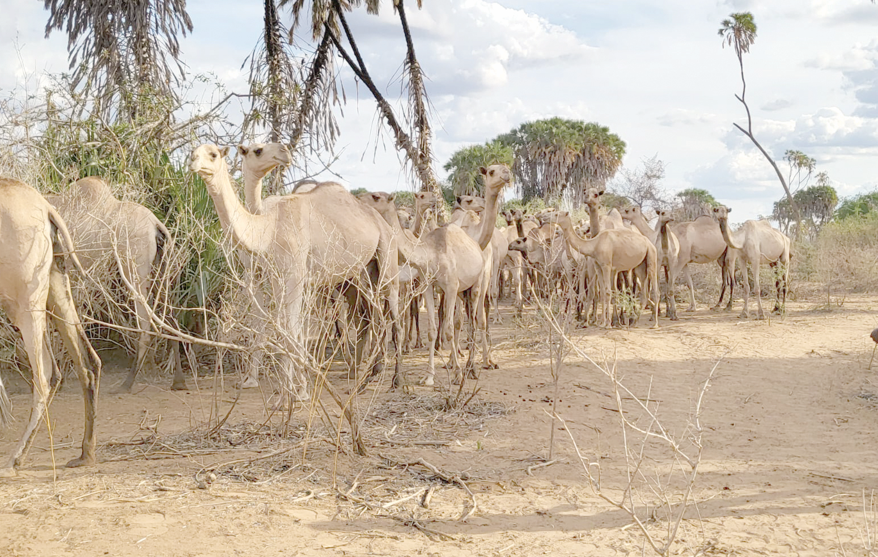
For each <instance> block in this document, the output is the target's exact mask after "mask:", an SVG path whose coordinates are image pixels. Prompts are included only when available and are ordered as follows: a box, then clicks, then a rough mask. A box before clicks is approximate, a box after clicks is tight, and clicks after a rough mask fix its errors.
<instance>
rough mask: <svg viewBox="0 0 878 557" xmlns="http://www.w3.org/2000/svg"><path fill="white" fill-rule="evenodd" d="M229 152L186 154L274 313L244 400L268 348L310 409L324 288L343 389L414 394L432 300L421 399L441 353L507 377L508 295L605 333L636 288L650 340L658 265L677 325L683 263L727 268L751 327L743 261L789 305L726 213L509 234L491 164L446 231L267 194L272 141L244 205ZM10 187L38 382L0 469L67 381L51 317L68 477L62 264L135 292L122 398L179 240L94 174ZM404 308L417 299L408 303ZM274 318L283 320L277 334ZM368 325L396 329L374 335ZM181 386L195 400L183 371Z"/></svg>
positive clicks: (321, 200)
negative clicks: (338, 330) (312, 330)
mask: <svg viewBox="0 0 878 557" xmlns="http://www.w3.org/2000/svg"><path fill="white" fill-rule="evenodd" d="M228 154H229V150H228V148H219V147H217V146H215V145H210V144H207V145H202V146H200V147H198V148H197V149H195V150H194V151H193V152H192V154H191V156H190V159H189V169H190V170H191V171H192V172H193V173H195V174H197V175H198V176H200V177H201V179H202V180H203V182H204V185H205V187H206V189H207V192H208V194H209V195H210V197H211V199H212V200H213V203H214V205H215V208H216V212H217V215H218V216H219V221H220V224H221V226H222V228H223V231H224V232H225V234H226V235H227V236H228V237H229V238H230V239H231V241H232V244H233V245H234V248H235V253H236V257H237V258H238V260H239V262H240V263H241V265H242V267H243V268H244V269H245V273H246V274H247V275H248V276H249V277H250V279H253V281H254V283H256V284H258V287H256V288H252V289H251V290H250V300H249V303H250V304H251V307H250V313H251V315H254V316H259V315H261V316H265V315H269V316H270V317H271V319H268V320H266V319H254V320H253V323H251V324H250V326H251V330H252V331H254V332H255V335H254V338H253V346H254V348H253V349H252V350H251V359H250V361H249V366H248V369H247V371H246V373H245V377H244V378H243V379H242V383H241V386H242V388H247V387H253V386H257V385H258V381H259V371H260V369H262V368H263V366H262V363H261V362H262V354H261V350H262V349H264V348H265V347H268V346H274V347H276V348H278V352H279V353H281V354H282V357H281V361H280V365H279V368H280V369H279V376H280V379H281V390H282V391H283V392H284V393H285V394H286V395H287V396H289V397H290V398H291V399H293V400H298V401H302V400H307V399H308V398H309V396H310V393H309V377H308V376H307V374H306V373H305V372H304V370H305V369H306V362H307V353H306V352H307V348H306V347H307V345H308V344H307V342H306V339H305V338H304V337H305V329H306V328H307V326H306V323H307V319H308V311H309V309H308V307H307V305H306V297H307V296H308V293H309V292H314V291H316V290H323V291H325V292H331V293H332V296H333V298H332V299H334V300H336V301H337V302H338V303H339V304H340V306H342V307H344V308H345V309H344V311H342V312H340V313H339V315H340V316H341V317H340V319H341V320H343V321H344V322H345V326H346V327H348V330H353V331H354V335H355V337H356V352H355V356H354V357H353V358H352V360H351V369H350V371H349V376H350V377H352V378H355V379H356V380H357V381H358V384H359V386H362V385H363V384H364V383H365V381H368V380H369V378H371V377H373V376H375V375H376V374H378V373H380V372H381V371H382V369H383V367H384V362H385V361H390V360H391V354H392V361H393V365H394V373H393V385H394V386H402V387H407V386H408V382H407V380H406V377H405V368H404V366H402V363H401V362H402V355H403V352H404V351H407V350H410V349H412V348H418V347H421V346H422V344H421V335H420V326H419V323H420V319H419V316H420V314H421V306H422V304H423V306H424V307H425V311H426V316H427V324H428V327H427V348H428V350H429V360H428V361H429V368H428V371H427V374H426V377H425V378H424V379H423V380H422V383H423V384H424V385H428V386H429V385H433V384H434V382H435V360H436V358H435V355H436V351H437V350H438V349H440V348H443V347H445V348H447V349H448V350H449V354H450V356H449V360H450V361H449V363H448V368H449V369H450V370H451V371H452V376H451V377H452V380H453V381H454V382H460V381H464V380H465V377H464V376H465V375H469V376H470V377H474V378H476V377H477V376H478V375H477V372H476V368H477V366H476V363H475V360H476V352H477V347H480V349H481V352H482V361H481V367H482V368H484V369H495V368H496V367H497V366H496V364H495V363H494V362H493V360H492V357H491V344H492V342H491V335H490V325H489V323H490V322H491V321H498V320H500V314H499V311H498V310H497V309H496V308H497V307H498V303H499V299H500V297H501V296H502V295H503V291H504V290H505V291H507V292H508V293H511V294H512V295H513V296H514V305H515V307H516V312H517V314H519V315H520V314H521V312H522V310H523V306H524V301H525V298H526V297H528V296H539V297H547V296H550V295H558V296H559V297H560V298H559V299H561V300H562V301H563V303H562V304H561V307H562V308H563V310H564V311H572V310H573V308H575V309H576V312H577V314H578V315H579V316H580V318H581V319H582V320H583V321H584V323H585V324H586V325H587V324H589V323H591V322H596V323H597V324H599V325H605V326H608V325H611V324H613V323H616V322H620V319H623V316H624V315H626V313H625V311H623V309H622V308H619V307H616V306H617V298H618V295H617V291H618V290H619V289H621V288H626V289H629V290H630V291H631V292H638V293H639V309H638V310H637V311H636V313H637V314H639V313H640V312H641V311H644V310H646V309H647V308H649V309H650V310H651V314H652V316H651V319H652V323H653V327H658V324H659V304H660V293H659V292H660V289H659V269H660V268H664V269H665V279H666V284H667V286H666V300H667V301H666V304H667V316H668V317H669V318H671V319H676V308H675V303H674V292H675V286H674V285H675V282H676V279H677V278H678V277H680V276H685V277H686V279H687V282H688V285H689V290H690V306H689V309H690V310H694V309H695V297H694V288H693V285H692V279H691V277H690V276H689V265H690V264H705V263H711V262H717V263H718V264H719V268H720V272H721V277H722V280H723V285H724V290H725V288H726V287H728V288H729V289H730V301H729V305H731V288H732V287H733V285H734V273H735V265H736V263H737V262H738V261H740V262H741V267H742V269H743V274H744V280H743V284H744V312H743V314H744V315H748V314H749V294H750V288H749V283H748V280H747V266H748V265H749V266H750V267H751V268H752V270H753V276H754V284H755V288H756V300H757V306H758V316H759V318H762V317H764V312H763V309H762V301H761V296H760V283H759V269H760V266H761V265H762V264H763V263H765V264H770V265H772V266H778V265H780V266H781V269H782V272H780V273H779V274H778V285H777V287H778V305H780V304H782V303H783V301H784V300H785V295H786V290H787V286H786V281H787V280H788V276H789V257H790V241H789V239H788V238H787V237H786V236H784V235H783V234H781V233H780V232H778V231H777V230H774V229H773V228H771V227H770V226H769V225H768V224H767V223H766V222H764V221H747V222H746V223H745V224H744V226H743V227H742V228H740V229H739V230H737V231H731V230H730V229H729V225H728V212H729V211H730V210H729V209H727V208H725V207H717V208H715V209H714V214H713V215H711V216H707V215H705V216H702V217H699V218H698V219H696V220H694V221H692V222H683V223H674V222H673V219H672V218H671V215H670V213H668V212H665V211H658V212H657V213H658V219H657V224H656V226H655V228H652V227H650V225H649V222H648V221H647V219H646V218H645V217H644V215H643V214H642V213H641V211H640V209H639V208H637V207H629V208H626V209H624V210H623V211H621V212H620V211H618V210H616V209H612V210H610V211H609V212H605V211H603V210H602V207H601V199H602V194H603V191H600V190H597V189H593V188H592V189H589V190H588V191H587V195H586V205H587V207H588V214H589V218H588V221H587V222H583V223H576V224H575V223H574V222H573V219H572V218H571V215H570V214H569V213H568V212H566V211H560V210H547V211H543V212H540V213H539V214H537V215H527V214H525V213H524V212H523V211H521V210H519V209H515V210H509V211H504V212H503V213H502V216H503V218H504V219H505V221H506V224H507V226H506V227H505V228H503V227H500V228H498V227H497V226H496V225H495V222H496V221H497V217H498V215H499V214H500V203H501V201H500V200H501V199H502V194H503V190H504V188H506V187H507V186H509V185H510V183H511V181H512V174H511V172H510V170H509V168H507V167H506V166H504V165H492V166H489V167H487V168H482V169H481V173H482V178H483V182H484V189H483V192H484V197H473V196H461V197H459V198H458V199H457V203H456V204H455V206H454V210H453V212H452V214H451V219H450V222H449V223H447V224H444V225H441V226H440V225H439V224H438V223H437V219H436V216H437V214H438V213H439V211H438V209H437V205H436V203H437V202H438V201H440V200H435V199H434V198H433V195H432V194H431V193H429V192H421V193H417V194H415V196H414V197H415V199H414V201H415V203H414V214H411V215H410V214H407V213H406V212H405V211H404V210H403V209H401V208H398V207H397V206H396V198H395V195H394V194H392V193H384V192H367V193H363V194H360V195H359V196H354V195H352V194H351V193H350V192H348V190H347V189H345V188H344V187H343V186H341V185H339V184H337V183H334V182H323V183H317V182H314V181H304V182H300V183H299V184H298V185H297V186H296V188H295V189H294V191H293V193H291V194H289V195H274V196H269V197H265V198H263V195H262V180H263V178H264V177H265V176H266V175H267V174H268V173H269V172H271V171H272V170H274V169H275V168H277V167H278V166H284V165H287V164H289V163H290V162H291V157H290V153H289V151H287V149H286V147H284V146H282V145H280V144H277V143H268V144H254V145H250V146H246V147H245V146H239V147H238V152H237V154H238V155H239V157H240V158H241V160H242V174H243V178H244V197H245V202H244V203H243V204H242V203H241V201H240V200H239V198H238V195H237V193H236V191H235V188H234V187H233V185H232V178H231V175H230V172H229V167H228V164H227V162H226V157H227V156H228ZM0 190H2V195H0V230H2V238H3V244H2V246H0V276H2V277H3V280H2V281H0V305H2V308H3V309H4V311H6V314H7V315H8V317H9V319H10V320H11V322H12V324H13V325H14V326H15V327H16V328H17V329H18V330H19V331H20V332H21V336H22V339H23V341H24V347H25V350H26V352H27V358H28V361H29V362H30V366H31V369H32V373H33V406H32V411H31V417H30V420H29V422H28V424H27V427H26V428H25V431H24V434H23V436H22V438H21V439H20V440H19V442H18V444H17V445H16V447H15V449H14V450H13V453H12V455H11V456H10V458H9V460H8V461H7V462H6V463H5V464H4V465H2V467H0V476H4V475H11V474H14V470H15V468H16V467H17V466H18V465H19V464H20V462H21V460H22V458H23V457H24V455H25V454H26V452H27V448H28V446H29V444H30V443H31V441H32V440H33V437H34V434H35V432H36V429H37V426H38V425H39V422H40V420H42V419H43V417H44V415H45V412H46V408H47V406H48V404H49V403H50V401H51V398H52V395H53V394H54V389H55V386H56V385H57V384H58V381H59V371H58V366H57V364H56V363H55V362H54V360H53V358H52V356H51V351H50V347H49V346H48V345H47V342H46V338H47V316H49V317H51V319H52V320H53V322H54V323H55V326H56V328H57V329H58V331H59V332H60V336H61V339H62V341H63V344H64V347H65V349H66V351H67V352H68V354H69V355H70V357H71V359H72V360H73V365H74V369H75V370H76V373H77V375H78V376H79V379H80V381H81V383H82V389H83V396H84V399H85V434H84V437H83V442H82V454H81V456H80V457H79V458H77V459H75V460H73V461H71V462H70V463H68V466H80V465H87V464H92V463H94V462H95V431H94V419H95V404H96V399H97V396H98V385H99V383H100V374H101V362H100V359H99V358H98V356H97V354H96V353H95V351H94V350H93V348H92V346H91V345H90V343H89V341H88V339H87V337H86V335H85V333H84V330H83V327H82V325H81V322H80V319H79V317H78V316H77V311H76V309H75V308H76V306H75V304H74V301H73V296H72V293H71V289H70V285H69V280H68V276H67V270H68V267H69V266H72V267H75V268H76V269H77V270H78V271H79V272H80V273H84V272H85V271H84V268H85V269H88V268H90V267H91V265H93V264H95V262H97V261H98V260H101V259H104V258H106V257H107V256H108V254H111V257H112V258H111V260H112V261H115V262H116V265H117V267H118V269H117V270H118V272H119V273H120V274H121V276H122V277H123V279H125V282H126V284H128V285H129V287H130V288H132V289H133V290H134V291H135V295H134V296H133V301H134V306H135V314H136V319H137V327H138V329H139V336H138V342H137V350H136V354H135V357H134V360H133V364H132V367H131V370H130V372H129V374H128V376H127V377H126V379H125V381H124V382H123V384H122V388H123V389H124V390H129V389H130V388H131V386H132V385H133V383H134V381H135V378H136V375H137V373H138V371H139V370H141V368H143V367H144V366H145V365H150V366H151V365H154V357H153V356H152V355H151V354H152V351H151V349H150V340H151V339H152V338H153V336H154V334H153V325H152V322H151V318H150V309H149V307H148V304H147V300H148V298H149V288H150V284H151V281H153V280H155V277H156V276H158V274H159V273H161V270H162V266H163V265H164V263H165V261H166V255H167V252H168V251H169V250H172V249H173V238H172V236H171V233H170V232H169V230H168V229H167V228H166V227H165V225H164V224H162V222H161V221H160V220H159V219H157V218H156V217H155V216H154V215H153V214H152V212H151V211H149V210H148V209H147V208H145V207H143V206H141V205H139V204H136V203H130V202H122V201H119V200H117V199H115V198H114V197H113V195H112V192H111V190H110V188H109V187H108V186H107V184H106V183H104V182H103V181H102V180H100V179H99V178H94V177H92V178H84V179H82V180H79V181H77V182H75V183H74V184H73V185H72V186H71V187H70V188H69V190H68V191H67V192H65V193H64V194H63V195H50V196H45V197H44V196H42V195H40V194H39V193H38V192H37V190H35V189H33V188H32V187H30V186H28V185H26V184H24V183H22V182H19V181H16V180H11V179H3V178H0ZM363 285H366V286H367V288H364V287H363ZM403 300H411V303H406V304H402V303H401V302H402V301H403ZM437 300H438V307H437V305H436V303H437ZM721 300H722V296H721V299H720V301H721ZM717 305H719V303H718V304H717ZM403 306H405V307H403ZM492 307H493V308H495V311H494V316H493V319H492V316H491V308H492ZM437 310H438V311H437ZM627 311H629V312H630V308H629V309H628V310H627ZM265 323H273V324H274V326H273V327H272V330H271V331H268V330H267V329H266V325H265ZM375 323H386V324H388V325H387V326H386V327H379V328H382V329H384V330H379V331H375V330H372V329H374V328H375V326H374V324H375ZM463 324H468V327H464V326H463ZM464 329H465V330H468V331H469V339H468V342H467V343H466V344H465V345H466V346H468V350H469V355H468V358H467V361H466V363H465V364H463V365H461V362H460V360H459V356H460V355H462V348H463V346H464V344H462V343H461V340H460V332H461V330H464ZM476 337H479V342H476ZM373 349H374V350H376V351H377V353H378V357H377V358H376V359H375V362H377V363H375V364H374V365H373V366H372V368H371V369H368V370H363V369H359V368H360V367H363V362H364V361H365V360H366V359H365V358H364V354H366V353H368V352H369V351H371V350H373ZM173 388H185V378H184V377H183V376H182V370H181V369H180V367H179V366H178V367H177V370H176V374H175V377H174V383H173ZM10 416H11V414H10V406H9V400H8V398H7V396H6V394H5V390H4V389H3V385H2V382H0V422H8V421H9V420H10Z"/></svg>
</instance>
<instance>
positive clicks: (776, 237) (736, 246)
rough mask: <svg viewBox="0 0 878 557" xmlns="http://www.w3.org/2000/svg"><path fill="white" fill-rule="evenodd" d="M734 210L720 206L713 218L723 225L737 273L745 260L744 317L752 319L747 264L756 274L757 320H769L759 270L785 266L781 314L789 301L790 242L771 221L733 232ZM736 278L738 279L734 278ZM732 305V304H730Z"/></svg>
mask: <svg viewBox="0 0 878 557" xmlns="http://www.w3.org/2000/svg"><path fill="white" fill-rule="evenodd" d="M731 211H732V210H731V209H729V208H728V207H724V206H722V205H720V206H719V207H714V208H713V214H714V215H716V219H717V220H718V221H719V228H720V231H722V235H723V240H725V243H726V244H727V245H728V246H729V248H730V249H729V256H728V259H729V266H730V267H731V268H732V272H733V273H734V268H735V264H734V262H735V259H736V258H740V259H741V274H742V275H743V281H744V311H742V312H741V317H744V318H748V317H750V281H749V280H748V278H747V264H748V263H749V264H750V267H751V268H752V270H753V287H754V288H755V289H756V306H757V308H758V310H757V313H756V319H765V312H764V311H763V310H762V289H761V287H760V284H759V283H760V278H759V268H760V266H761V264H762V263H768V264H769V265H771V267H773V268H776V267H777V266H778V265H781V269H780V277H779V279H778V280H777V302H776V305H775V308H774V309H775V311H781V310H782V308H783V306H784V305H785V304H786V301H787V289H788V288H789V283H790V239H789V238H788V237H787V236H786V235H785V234H783V233H782V232H779V231H778V230H775V229H774V228H772V227H771V225H770V224H768V221H764V220H748V221H746V222H745V223H744V226H742V227H741V229H740V230H737V231H735V232H732V231H730V230H729V213H730V212H731ZM732 276H733V277H734V275H732ZM729 304H731V300H729Z"/></svg>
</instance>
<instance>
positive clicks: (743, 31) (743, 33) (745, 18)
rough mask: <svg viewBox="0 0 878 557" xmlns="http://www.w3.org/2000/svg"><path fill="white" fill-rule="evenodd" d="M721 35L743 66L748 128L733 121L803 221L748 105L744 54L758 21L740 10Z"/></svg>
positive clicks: (724, 24)
mask: <svg viewBox="0 0 878 557" xmlns="http://www.w3.org/2000/svg"><path fill="white" fill-rule="evenodd" d="M719 36H720V38H722V45H723V47H725V46H726V45H729V46H732V47H733V48H734V49H735V55H737V57H738V66H739V67H740V68H741V85H742V89H741V95H740V96H739V95H737V94H736V95H735V98H736V99H738V100H739V101H740V102H741V104H743V105H744V109H745V110H746V111H747V129H744V128H742V127H741V126H739V125H738V124H737V123H733V124H732V125H734V126H735V127H736V128H738V129H739V130H740V131H741V133H743V134H744V135H746V136H747V137H748V138H750V141H752V142H753V144H754V145H755V146H756V147H757V148H758V149H759V151H760V152H761V153H762V155H763V156H764V157H765V158H766V160H768V162H769V163H770V164H771V166H772V168H774V172H775V173H776V174H777V178H778V180H780V184H781V186H783V189H784V192H785V193H786V196H787V202H788V203H789V204H790V207H792V209H793V214H794V215H795V216H796V220H797V221H798V222H801V220H802V215H801V212H800V211H799V208H798V206H797V205H796V202H795V200H794V199H793V194H792V192H790V188H789V185H787V182H786V180H785V179H784V176H783V174H782V173H781V171H780V168H778V166H777V163H776V162H775V161H774V159H773V158H772V156H771V155H769V154H768V151H766V150H765V149H764V148H763V147H762V145H761V144H760V143H759V142H758V141H757V140H756V137H755V136H754V135H753V118H752V116H751V114H750V107H749V106H748V105H747V100H746V95H747V80H746V79H745V78H744V54H745V53H748V52H750V45H752V44H753V43H754V42H756V21H755V20H754V19H753V14H751V13H750V12H740V13H733V14H731V15H730V16H729V17H728V18H727V19H724V20H723V21H722V23H721V24H720V28H719ZM798 228H799V227H796V230H797V232H796V236H797V237H798Z"/></svg>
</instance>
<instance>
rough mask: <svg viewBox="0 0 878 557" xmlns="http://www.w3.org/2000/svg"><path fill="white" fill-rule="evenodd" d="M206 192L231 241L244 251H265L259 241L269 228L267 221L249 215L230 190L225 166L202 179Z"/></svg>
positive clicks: (259, 216)
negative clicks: (230, 236) (205, 185)
mask: <svg viewBox="0 0 878 557" xmlns="http://www.w3.org/2000/svg"><path fill="white" fill-rule="evenodd" d="M204 182H205V183H206V184H207V192H208V194H210V197H211V199H213V204H214V205H215V206H216V212H217V215H219V220H220V225H221V226H222V227H223V230H225V231H226V232H228V233H230V234H231V235H232V239H233V240H234V241H235V243H236V244H239V245H240V246H241V247H243V248H244V249H245V250H247V251H249V252H253V253H259V252H261V251H264V250H265V246H264V245H262V244H263V242H260V239H261V238H262V237H263V232H265V231H266V230H267V228H268V227H269V224H270V222H269V219H268V217H265V216H263V215H254V214H252V213H249V212H248V211H247V210H246V209H245V208H244V207H243V206H242V205H241V202H240V201H239V200H238V196H237V195H236V194H235V190H234V189H233V188H232V184H231V179H230V177H229V172H228V168H226V166H225V164H223V165H222V166H221V168H220V169H219V171H218V172H215V173H214V174H213V175H211V176H209V177H207V178H205V179H204Z"/></svg>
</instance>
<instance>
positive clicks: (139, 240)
mask: <svg viewBox="0 0 878 557" xmlns="http://www.w3.org/2000/svg"><path fill="white" fill-rule="evenodd" d="M47 199H48V201H49V203H51V204H52V205H54V206H55V208H56V209H57V210H58V212H59V213H60V214H61V216H62V217H63V218H64V220H65V222H66V223H67V226H68V228H69V230H70V234H71V236H72V237H73V242H74V244H75V245H76V253H77V254H78V256H79V260H80V262H81V263H82V265H83V267H84V268H85V269H88V270H90V271H91V270H93V269H94V268H95V267H96V266H97V265H100V264H101V263H103V262H107V261H112V263H111V265H112V266H113V267H116V268H117V269H118V272H119V273H120V274H122V275H123V276H124V277H125V279H126V281H128V282H130V283H131V284H133V285H134V286H135V287H136V288H137V296H135V297H134V300H133V301H134V313H135V316H136V318H137V328H138V329H139V330H140V333H139V335H138V338H137V351H136V353H135V356H134V361H133V362H132V364H131V369H130V370H129V372H128V376H127V377H126V378H125V381H124V382H123V383H122V385H121V386H120V387H119V389H120V390H121V391H123V392H129V391H131V387H132V386H134V381H135V379H136V378H137V374H138V373H139V372H140V370H141V369H143V367H144V366H146V367H148V368H155V367H156V363H155V354H154V352H153V351H152V350H151V347H150V344H151V341H152V335H151V332H152V323H151V322H150V319H149V313H148V312H147V309H146V307H145V306H144V301H146V300H148V299H149V293H150V290H151V288H150V285H151V283H153V282H154V281H155V280H156V279H158V278H159V277H158V275H160V273H161V269H162V267H163V259H164V258H165V257H167V255H166V252H167V251H168V250H169V248H170V247H171V242H172V240H171V233H170V232H168V229H167V228H166V227H165V225H164V224H163V223H162V221H160V220H159V219H158V218H156V216H155V215H154V214H153V213H152V211H150V210H149V209H147V208H146V207H144V206H143V205H140V204H139V203H132V202H129V201H119V200H118V199H116V198H115V197H114V196H113V192H112V190H111V189H110V187H109V186H108V185H107V183H106V182H104V181H103V180H101V179H100V178H97V177H89V178H82V179H81V180H77V181H76V182H74V183H73V184H72V185H71V186H70V189H69V190H68V191H67V192H65V193H64V194H63V195H52V196H47ZM117 255H118V259H117V258H116V256H117ZM117 262H118V263H117ZM120 264H121V266H120ZM171 389H174V390H185V389H186V378H185V376H184V375H183V370H182V366H180V365H175V366H174V379H173V382H172V384H171Z"/></svg>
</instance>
